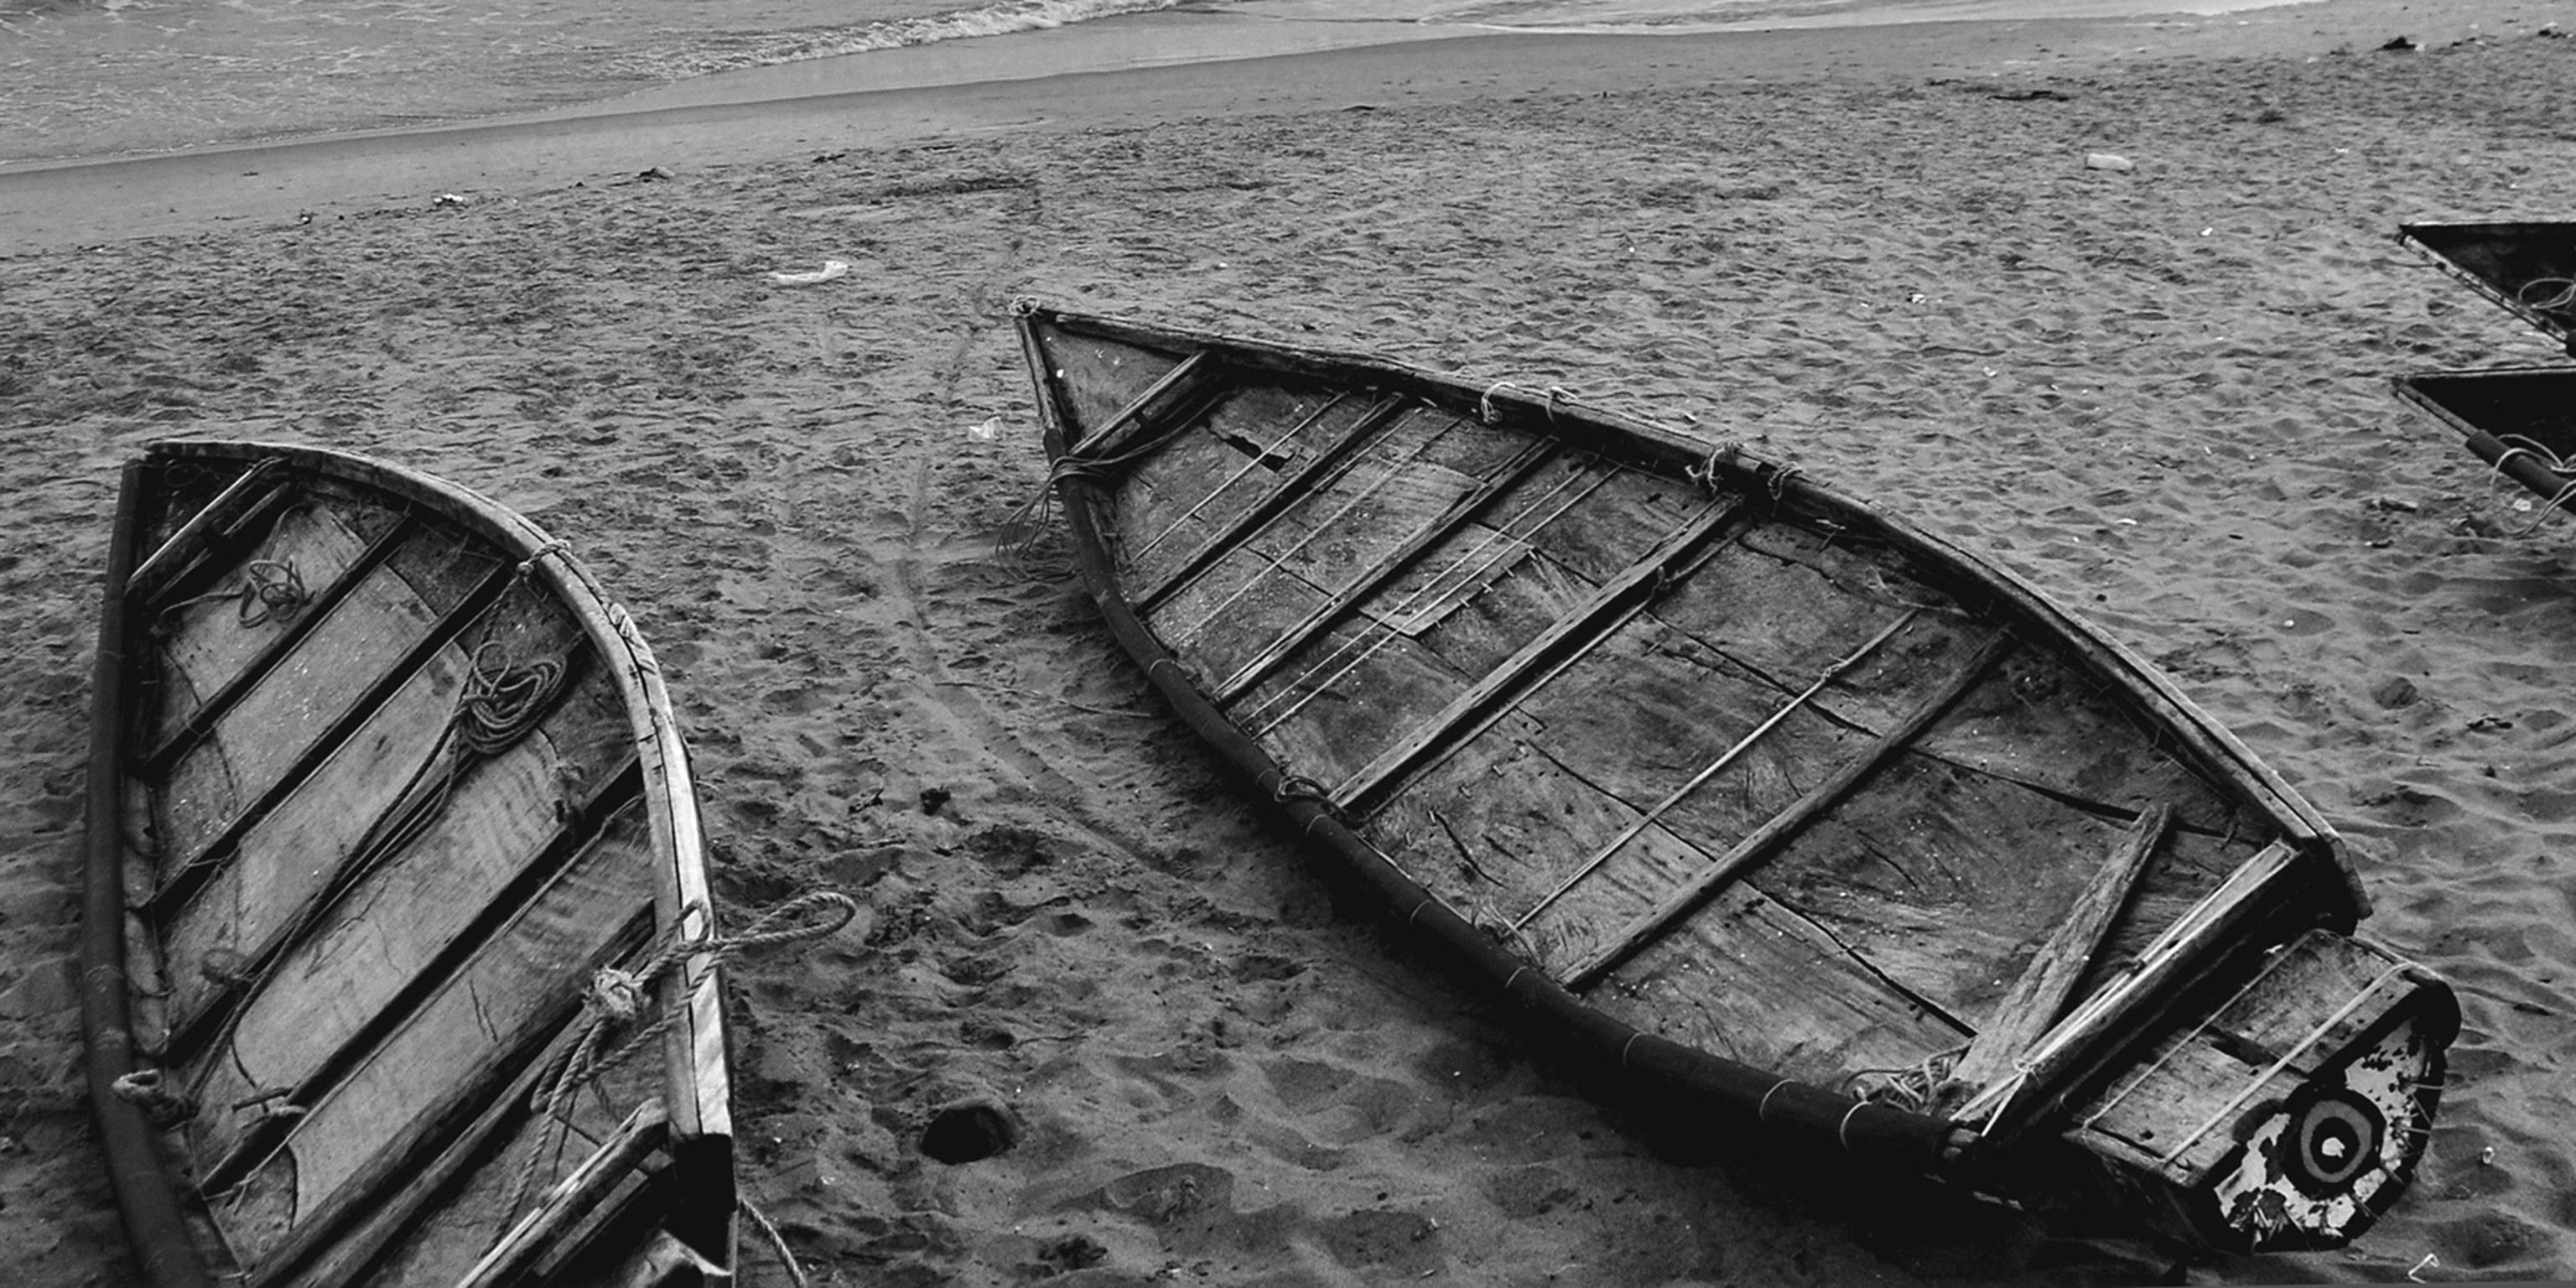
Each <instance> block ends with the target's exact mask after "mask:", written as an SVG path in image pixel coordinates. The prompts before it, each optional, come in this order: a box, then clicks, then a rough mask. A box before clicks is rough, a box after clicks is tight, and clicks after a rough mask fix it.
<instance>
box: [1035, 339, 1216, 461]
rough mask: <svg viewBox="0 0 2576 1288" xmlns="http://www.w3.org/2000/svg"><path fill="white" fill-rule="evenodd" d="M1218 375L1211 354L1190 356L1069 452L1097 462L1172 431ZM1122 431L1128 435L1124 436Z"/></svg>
mask: <svg viewBox="0 0 2576 1288" xmlns="http://www.w3.org/2000/svg"><path fill="white" fill-rule="evenodd" d="M1216 373H1217V360H1216V358H1215V357H1214V356H1213V355H1212V354H1210V353H1209V352H1208V351H1207V350H1205V349H1200V350H1197V351H1195V352H1193V353H1191V354H1190V355H1189V356H1188V357H1185V358H1183V359H1181V360H1180V361H1179V362H1178V363H1176V364H1174V365H1173V366H1172V367H1171V369H1170V370H1168V371H1165V372H1164V373H1163V374H1162V376H1161V378H1159V379H1157V380H1156V381H1155V382H1154V383H1153V384H1150V385H1147V386H1146V387H1145V388H1144V389H1143V390H1142V391H1141V392H1139V393H1138V394H1137V395H1136V396H1135V397H1134V398H1133V399H1132V400H1130V401H1129V402H1128V403H1127V404H1126V405H1125V406H1123V407H1120V408H1119V409H1118V410H1117V411H1116V412H1115V413H1113V414H1111V415H1110V416H1109V417H1108V418H1107V419H1105V420H1102V421H1101V422H1100V423H1099V424H1097V425H1091V426H1086V432H1085V433H1084V434H1083V435H1082V437H1081V438H1080V439H1078V440H1075V441H1072V442H1068V443H1066V444H1065V450H1066V452H1067V453H1068V454H1070V455H1075V456H1079V457H1081V458H1083V459H1085V460H1088V461H1094V462H1099V461H1107V460H1111V459H1113V458H1115V457H1117V456H1118V455H1120V454H1121V453H1123V452H1125V451H1127V450H1128V449H1130V448H1132V447H1134V446H1136V445H1137V443H1138V442H1139V441H1140V440H1143V439H1147V438H1151V437H1153V436H1154V435H1155V434H1156V432H1157V431H1159V430H1163V429H1168V428H1170V423H1171V421H1172V420H1173V418H1174V417H1175V416H1176V415H1177V414H1178V413H1180V412H1181V411H1183V410H1185V409H1186V408H1187V407H1188V405H1189V404H1190V403H1191V402H1192V401H1193V400H1195V399H1196V398H1197V397H1198V396H1199V395H1201V394H1204V393H1206V392H1207V390H1208V387H1209V386H1210V385H1211V383H1212V378H1213V377H1214V376H1215V375H1216ZM1121 430H1124V431H1126V432H1125V433H1124V434H1123V435H1122V434H1121V433H1120V431H1121Z"/></svg>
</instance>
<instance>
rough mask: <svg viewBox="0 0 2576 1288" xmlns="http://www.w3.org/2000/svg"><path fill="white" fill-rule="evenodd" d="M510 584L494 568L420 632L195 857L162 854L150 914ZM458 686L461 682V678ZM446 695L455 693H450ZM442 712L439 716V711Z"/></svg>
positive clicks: (210, 869) (218, 858)
mask: <svg viewBox="0 0 2576 1288" xmlns="http://www.w3.org/2000/svg"><path fill="white" fill-rule="evenodd" d="M510 581H511V578H510V573H509V570H508V568H506V567H497V568H494V569H493V570H492V571H491V573H490V574H489V575H487V576H485V577H484V578H483V580H482V583H481V584H480V585H478V586H476V587H475V588H474V590H473V591H472V592H470V593H468V594H467V595H466V596H465V597H464V598H463V599H461V600H459V601H457V604H456V606H455V607H454V608H452V609H450V610H448V611H447V613H446V614H444V615H443V616H441V617H440V618H439V620H438V623H437V625H435V626H433V627H431V628H430V629H429V630H428V631H427V632H425V633H423V634H422V636H421V638H420V640H419V642H418V643H416V644H414V645H413V646H412V647H411V648H410V649H409V650H407V651H406V652H405V653H404V654H403V656H402V657H400V658H399V659H397V660H396V661H395V663H394V664H393V665H392V666H389V667H387V668H386V669H385V671H384V673H383V675H382V676H381V677H380V678H378V680H377V681H376V682H375V684H374V685H373V686H371V687H370V688H368V689H367V690H366V691H365V692H363V693H360V694H358V695H356V696H355V697H354V698H352V699H351V701H350V702H349V705H348V706H347V708H346V709H345V710H344V711H343V712H342V714H341V715H340V716H339V717H338V718H337V719H336V720H334V721H332V722H331V724H330V725H329V726H327V727H326V728H325V729H324V730H323V731H322V733H321V734H320V735H319V736H318V737H316V738H314V739H313V741H312V742H311V743H310V744H309V745H308V746H307V747H306V748H305V749H304V751H303V753H302V754H301V755H299V756H298V757H297V758H296V759H295V760H294V761H293V762H291V763H290V764H289V765H288V766H287V767H286V768H285V770H284V771H283V772H282V773H280V774H279V776H278V778H277V780H276V781H275V782H274V783H272V784H271V785H270V786H269V788H268V789H267V790H266V791H264V792H262V793H261V794H260V795H259V796H258V797H257V798H256V799H254V800H252V801H251V802H250V803H249V804H248V805H246V806H245V807H243V808H242V809H241V810H239V811H238V812H236V813H235V814H234V815H233V816H232V818H231V820H230V821H229V822H227V823H226V824H225V825H224V826H223V827H222V828H221V829H220V830H218V831H217V832H216V833H215V834H214V835H213V836H212V837H210V838H209V839H208V840H207V841H206V843H205V844H204V845H203V846H202V847H200V848H199V849H198V850H197V852H196V853H195V854H194V855H174V856H165V860H166V861H169V862H172V863H174V864H175V865H176V866H175V868H174V869H173V870H168V871H165V872H164V873H163V874H162V878H161V885H160V888H159V889H158V890H156V891H154V892H153V896H152V901H151V911H152V914H153V916H154V917H155V918H156V919H163V920H166V919H167V918H168V917H170V916H171V915H172V914H173V912H174V911H175V910H176V909H177V908H178V907H179V906H180V905H181V904H183V903H185V902H186V901H187V900H189V899H190V898H191V897H193V896H194V895H195V893H196V891H197V890H198V889H200V888H202V887H203V886H204V884H205V883H206V882H207V881H208V880H210V879H211V878H212V877H213V876H214V875H215V874H216V872H217V871H219V870H220V869H221V868H222V867H223V866H225V864H224V862H223V860H224V858H225V857H226V855H227V853H228V851H231V850H233V849H235V848H236V847H237V846H238V845H239V843H240V842H241V840H242V838H243V837H244V836H246V835H247V834H248V833H249V832H251V831H252V830H253V829H254V828H256V827H257V826H258V825H259V824H260V822H261V821H262V820H263V819H265V818H267V817H268V815H269V813H270V812H271V811H273V810H274V809H276V808H277V806H278V804H279V803H280V802H282V801H284V800H286V799H287V798H288V797H289V796H291V795H293V794H294V793H295V791H296V790H297V789H298V788H299V787H300V786H301V785H302V784H303V783H304V781H305V780H306V779H307V778H308V777H309V776H310V775H311V774H313V773H314V772H315V771H316V770H317V769H319V768H320V767H321V766H322V765H324V764H326V763H328V762H329V761H330V759H331V758H332V757H333V756H334V755H336V754H338V752H339V751H340V749H341V748H342V747H343V746H344V745H345V744H346V743H347V742H348V740H349V739H350V738H352V737H354V736H356V735H358V734H359V733H360V732H361V731H362V730H364V729H366V728H367V727H368V726H369V725H370V724H374V723H378V722H379V721H380V720H381V719H382V718H383V708H384V706H385V704H386V703H388V702H391V701H393V700H394V698H395V696H396V695H397V694H399V693H401V692H403V691H404V689H405V688H407V687H409V686H411V685H412V683H413V681H414V680H415V678H416V677H417V676H419V674H420V673H421V672H422V670H423V669H424V668H426V667H428V666H429V665H430V663H431V661H432V659H435V658H437V657H438V656H439V654H440V652H441V651H442V650H445V649H447V648H448V647H449V646H450V645H451V644H452V643H453V641H454V640H455V639H456V637H457V636H458V635H459V634H461V633H462V632H463V631H464V630H465V629H466V628H467V627H468V626H470V625H472V624H473V622H474V621H475V619H476V618H478V617H479V616H481V615H482V613H483V610H485V609H486V608H489V607H491V606H492V604H493V603H494V602H495V601H496V600H498V599H499V598H500V597H501V594H502V592H503V591H505V590H507V589H508V588H509V585H510ZM458 682H459V683H461V682H462V681H461V676H460V678H459V680H458ZM445 691H446V692H453V689H452V688H449V689H447V690H445ZM441 714H442V716H443V712H442V713H441ZM433 719H435V717H434V718H433Z"/></svg>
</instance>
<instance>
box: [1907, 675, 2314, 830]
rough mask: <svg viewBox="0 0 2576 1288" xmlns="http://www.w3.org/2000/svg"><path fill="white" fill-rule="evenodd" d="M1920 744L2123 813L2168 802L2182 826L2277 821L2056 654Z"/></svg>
mask: <svg viewBox="0 0 2576 1288" xmlns="http://www.w3.org/2000/svg"><path fill="white" fill-rule="evenodd" d="M1916 749H1917V750H1919V751H1921V752H1923V753H1924V754H1926V755H1933V756H1939V757H1942V758H1943V759H1946V760H1950V761H1953V762H1955V763H1958V764H1961V765H1966V766H1969V767H1971V768H1974V769H1976V770H1978V771H1980V772H1983V773H1989V774H1993V775H1995V776H1997V777H2001V778H2008V779H2011V780H2013V781H2015V782H2022V783H2028V784H2030V785H2032V786H2034V787H2038V788H2041V789H2043V790H2046V791H2050V792H2055V793H2058V794H2060V795H2064V796H2067V797H2070V798H2073V799H2076V800H2083V801H2090V802H2092V803H2094V804H2095V805H2097V806H2099V807H2100V808H2101V809H2102V811H2103V812H2105V813H2110V814H2114V815H2118V816H2131V815H2135V814H2136V813H2137V812H2138V811H2140V810H2142V809H2144V808H2146V807H2147V806H2148V805H2149V804H2150V803H2154V802H2162V803H2164V804H2165V805H2167V806H2169V807H2170V808H2171V809H2172V810H2173V813H2174V822H2175V825H2176V826H2177V827H2186V828H2191V829H2193V830H2196V831H2201V832H2208V833H2215V834H2219V835H2226V834H2229V833H2240V834H2252V833H2261V832H2265V831H2266V830H2267V829H2269V828H2270V827H2271V826H2272V823H2271V822H2270V820H2269V818H2268V816H2267V815H2265V814H2263V813H2262V812H2261V811H2260V810H2259V809H2255V808H2250V807H2248V806H2247V805H2246V804H2245V803H2244V801H2243V797H2242V796H2241V794H2239V793H2238V792H2236V791H2234V790H2232V789H2224V788H2222V787H2220V786H2219V785H2217V784H2215V783H2212V782H2211V781H2210V780H2209V779H2208V778H2206V777H2204V776H2203V775H2202V774H2201V773H2200V772H2199V771H2198V770H2197V769H2196V768H2195V767H2194V765H2193V763H2192V762H2191V761H2190V760H2189V759H2187V758H2186V757H2185V755H2184V749H2183V748H2182V747H2181V746H2180V745H2179V744H2178V743H2176V742H2174V741H2173V740H2172V739H2170V738H2169V737H2167V736H2166V735H2165V734H2164V733H2163V732H2162V731H2161V727H2160V724H2159V722H2157V721H2156V720H2155V719H2154V718H2152V717H2151V716H2147V715H2145V714H2143V713H2138V712H2136V711H2134V710H2133V709H2132V708H2131V705H2130V703H2129V701H2128V700H2127V699H2126V698H2125V697H2124V695H2122V694H2121V693H2120V692H2119V691H2118V690H2116V689H2113V688H2111V687H2109V686H2107V685H2104V684H2103V683H2102V682H2101V681H2099V680H2098V679H2096V678H2094V677H2093V676H2092V675H2091V674H2089V673H2088V671H2087V670H2085V669H2083V668H2080V667H2077V666H2073V665H2069V664H2068V663H2067V662H2065V661H2062V660H2060V659H2059V658H2058V657H2057V656H2056V655H2055V653H2054V652H2053V651H2040V650H2033V651H2030V652H2027V653H2025V654H2024V655H2023V656H2021V657H2018V658H2015V659H2014V660H2012V661H2011V662H2009V663H2007V664H2006V665H2005V667H2004V669H2003V670H2002V671H2001V672H1999V673H1998V674H1997V675H1996V676H1995V678H1994V681H1993V682H1992V683H1990V684H1987V685H1985V686H1984V687H1982V688H1980V689H1979V690H1978V691H1977V692H1975V693H1972V694H1970V695H1969V696H1968V698H1967V699H1966V700H1965V701H1963V702H1961V703H1960V704H1959V713H1958V716H1957V718H1956V719H1952V720H1948V721H1944V722H1943V723H1942V725H1941V727H1939V728H1937V729H1934V730H1932V731H1930V732H1929V733H1927V734H1926V735H1925V736H1924V738H1923V740H1922V742H1921V743H1920V744H1918V746H1917V748H1916Z"/></svg>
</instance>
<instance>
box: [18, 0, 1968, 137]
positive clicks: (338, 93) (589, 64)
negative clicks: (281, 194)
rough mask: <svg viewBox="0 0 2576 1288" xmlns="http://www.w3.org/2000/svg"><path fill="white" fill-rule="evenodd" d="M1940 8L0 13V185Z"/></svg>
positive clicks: (186, 1)
mask: <svg viewBox="0 0 2576 1288" xmlns="http://www.w3.org/2000/svg"><path fill="white" fill-rule="evenodd" d="M1891 2H1892V3H1894V4H1896V5H1899V6H1904V5H1908V4H1923V5H1931V6H1934V7H1938V5H1940V4H1942V3H1945V2H1946V3H1955V2H1956V0H991V2H990V3H983V4H972V3H964V2H962V0H616V2H615V3H607V2H604V0H588V2H586V3H567V2H566V0H0V164H6V163H8V162H12V161H19V162H24V161H29V160H37V159H58V158H68V157H100V156H117V155H125V154H133V153H141V152H157V151H166V150H171V149H178V148H186V147H194V146H202V145H207V144H219V143H243V142H251V141H256V140H268V139H278V138H287V137H294V136H299V135H308V134H316V133H326V132H337V131H347V130H370V129H387V128H400V127H405V126H418V125H428V124H434V123H440V122H449V121H459V120H469V119H478V118H486V117H493V116H505V115H511V114H516V113H523V112H529V111H536V110H543V109H550V108H559V107H563V106H565V105H568V104H578V103H591V102H598V101H602V100H609V99H614V98H617V97H619V96H622V95H626V94H630V93H633V92H635V91H639V90H644V89H650V88H653V87H657V86H663V85H669V84H672V83H675V82H679V81H683V80H688V79H691V78H695V77H702V76H706V75H709V74H712V73H718V72H724V71H729V70H735V69H741V68H749V67H759V66H766V65H772V64H779V63H787V62H795V61H799V60H805V59H814V58H829V57H837V56H846V55H856V54H864V53H866V52H868V51H876V50H887V49H893V48H898V47H902V46H910V45H920V44H926V43H930V42H934V41H943V40H963V39H972V38H975V37H980V36H992V35H1000V34H1005V33H1012V32H1026V31H1032V30H1038V29H1045V28H1053V27H1061V26H1065V25H1068V24H1073V23H1081V22H1086V21H1091V20H1096V19H1102V18H1108V17H1114V16H1118V15H1123V14H1132V13H1141V12H1150V11H1154V10H1162V9H1172V8H1177V7H1180V6H1181V5H1183V4H1184V3H1186V4H1187V6H1188V7H1189V8H1190V9H1191V10H1192V11H1193V12H1194V13H1198V14H1211V13H1213V14H1228V15H1235V16H1239V17H1240V18H1242V19H1243V20H1244V21H1247V22H1252V21H1265V20H1267V21H1298V22H1324V23H1334V22H1354V23H1357V22H1376V23H1388V22H1395V23H1419V24H1427V25H1440V26H1446V27H1450V28H1456V29H1479V28H1504V29H1515V28H1517V29H1530V28H1540V29H1571V30H1594V31H1598V30H1639V31H1678V30H1701V29H1706V28H1708V27H1710V26H1723V25H1734V24H1740V23H1743V22H1746V21H1748V20H1758V19H1760V18H1762V17H1764V16H1777V17H1785V18H1799V17H1812V16H1813V15H1816V14H1819V13H1826V14H1830V13H1832V12H1834V11H1837V10H1843V9H1851V8H1857V7H1874V8H1879V9H1884V8H1887V7H1888V6H1889V5H1890V4H1891Z"/></svg>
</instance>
